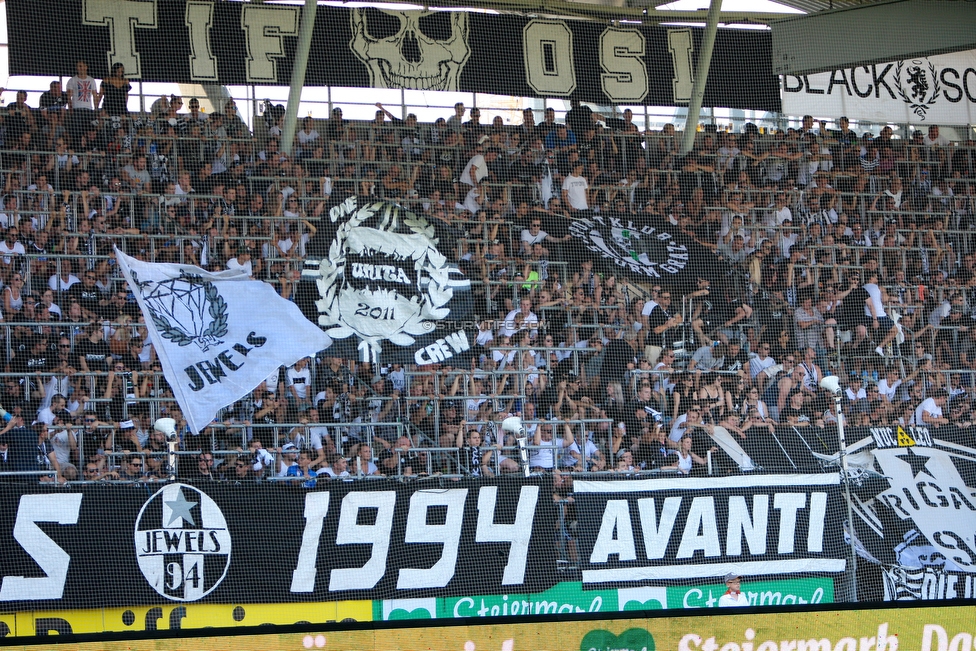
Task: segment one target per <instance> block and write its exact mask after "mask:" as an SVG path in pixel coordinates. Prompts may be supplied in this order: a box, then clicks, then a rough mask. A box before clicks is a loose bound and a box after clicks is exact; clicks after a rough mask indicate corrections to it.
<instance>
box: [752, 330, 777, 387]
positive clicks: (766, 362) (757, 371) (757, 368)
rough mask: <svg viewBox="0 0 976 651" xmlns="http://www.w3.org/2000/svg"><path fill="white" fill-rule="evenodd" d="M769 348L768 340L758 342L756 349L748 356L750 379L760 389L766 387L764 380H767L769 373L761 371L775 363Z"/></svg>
mask: <svg viewBox="0 0 976 651" xmlns="http://www.w3.org/2000/svg"><path fill="white" fill-rule="evenodd" d="M769 349H770V346H769V342H765V341H764V342H762V343H760V344H759V346H758V350H757V351H756V352H755V353H754V354H753V356H751V357H750V358H749V371H750V374H751V375H752V381H753V383H754V384H755V385H756V386H757V387H759V390H760V391H762V390H763V389H764V388H766V387H765V385H766V382H767V381H768V380H769V375H767V374H766V373H763V371H765V370H766V369H767V368H769V367H771V366H775V365H776V360H775V359H773V356H772V354H770V352H769Z"/></svg>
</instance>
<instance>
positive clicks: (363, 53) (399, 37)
mask: <svg viewBox="0 0 976 651" xmlns="http://www.w3.org/2000/svg"><path fill="white" fill-rule="evenodd" d="M351 20H352V40H351V41H350V43H349V45H350V48H351V49H352V51H353V52H355V53H356V56H358V57H359V58H360V59H361V60H362V62H363V63H365V64H366V66H367V67H368V68H369V74H370V86H372V87H373V88H413V89H416V90H448V91H456V90H457V89H458V77H459V76H460V74H461V70H462V69H463V68H464V64H465V63H466V62H467V60H468V56H469V55H470V53H471V50H470V49H469V47H468V16H467V14H465V13H463V12H460V11H387V10H382V9H374V8H365V9H353V10H352V13H351Z"/></svg>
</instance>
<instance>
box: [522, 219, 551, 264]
mask: <svg viewBox="0 0 976 651" xmlns="http://www.w3.org/2000/svg"><path fill="white" fill-rule="evenodd" d="M547 237H549V233H547V232H545V231H544V230H542V221H541V220H540V219H539V218H538V217H533V218H532V219H531V220H530V221H529V227H528V228H523V229H522V232H521V233H520V234H519V242H520V243H521V246H522V253H524V254H525V255H532V247H533V246H534V245H536V244H542V243H543V242H545V241H546V238H547Z"/></svg>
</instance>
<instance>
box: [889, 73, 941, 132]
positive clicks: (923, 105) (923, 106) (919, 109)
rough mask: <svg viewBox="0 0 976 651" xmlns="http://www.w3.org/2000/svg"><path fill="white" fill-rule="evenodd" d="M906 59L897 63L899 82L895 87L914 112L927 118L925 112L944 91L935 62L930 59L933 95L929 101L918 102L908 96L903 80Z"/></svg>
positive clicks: (896, 77) (896, 75)
mask: <svg viewBox="0 0 976 651" xmlns="http://www.w3.org/2000/svg"><path fill="white" fill-rule="evenodd" d="M904 63H905V62H904V61H899V62H898V63H896V64H895V79H897V80H898V84H897V85H896V86H895V88H896V89H897V90H898V94H899V95H900V96H901V98H902V100H903V101H904V102H905V103H906V104H908V105H909V107H910V108H911V109H912V112H913V113H915V115H917V116H918V117H920V118H921V119H923V120H924V119H925V113H926V111H928V110H929V109H930V108H931V107H932V105H933V104H935V102H936V100H938V98H939V93H940V92H941V91H942V86H940V85H939V76H938V75H937V74H936V73H935V64H933V63H932V62H931V61H929V72H930V73H931V74H932V95H931V98H930V99H929V100H928V101H927V102H916V101H914V100H912V99H911V98H910V97H908V94H907V93H905V89H904V88H903V84H902V81H901V69H902V67H903V66H904Z"/></svg>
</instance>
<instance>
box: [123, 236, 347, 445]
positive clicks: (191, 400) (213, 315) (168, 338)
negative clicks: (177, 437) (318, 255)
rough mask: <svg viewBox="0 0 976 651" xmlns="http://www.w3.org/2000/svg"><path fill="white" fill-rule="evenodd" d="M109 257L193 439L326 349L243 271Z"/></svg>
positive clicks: (297, 314)
mask: <svg viewBox="0 0 976 651" xmlns="http://www.w3.org/2000/svg"><path fill="white" fill-rule="evenodd" d="M115 254H116V257H117V259H118V261H119V268H120V269H121V270H122V273H123V274H124V275H125V279H126V280H127V281H128V283H129V288H130V289H131V290H132V293H133V294H135V297H136V301H137V302H138V303H139V308H140V309H141V310H142V314H143V316H144V317H145V321H146V327H147V328H148V329H149V334H150V336H151V337H152V342H153V345H154V346H155V347H156V354H157V355H158V356H159V362H160V364H161V365H162V367H163V375H164V376H165V377H166V381H167V382H169V385H170V387H171V388H172V389H173V395H174V396H175V397H176V400H177V401H178V402H179V404H180V407H181V408H182V409H183V415H184V416H185V417H186V421H187V424H188V425H189V426H190V429H191V430H192V431H193V432H195V433H199V432H200V430H201V429H203V428H204V427H206V426H207V424H208V423H210V421H211V420H213V417H214V416H215V415H216V413H217V410H219V409H220V408H222V407H225V406H227V405H230V404H232V403H234V402H235V401H237V400H240V399H241V398H242V397H244V396H245V395H246V394H247V392H249V391H251V390H252V389H254V388H255V387H256V386H258V385H259V384H261V382H262V381H264V379H265V378H267V377H268V376H269V375H270V374H271V373H272V372H273V371H274V370H275V369H276V368H278V367H279V366H289V365H291V364H294V363H295V362H296V361H298V360H299V359H301V358H302V357H306V356H309V355H314V354H315V353H316V352H318V351H320V350H323V349H325V348H328V347H329V345H330V344H331V343H332V339H331V338H330V337H329V336H328V335H327V334H325V333H324V332H322V330H321V329H320V328H319V327H318V326H316V325H314V324H313V323H311V322H309V320H308V319H306V318H305V317H304V316H302V313H301V311H300V310H299V309H298V307H297V306H296V305H295V304H294V303H291V302H289V301H287V300H285V299H283V298H281V296H279V295H278V294H277V292H275V290H274V288H273V287H272V286H271V285H269V284H267V283H265V282H262V281H259V280H251V278H250V277H249V276H248V275H247V273H246V272H244V271H240V270H228V271H220V272H217V273H211V272H208V271H204V270H203V269H201V268H199V267H194V266H191V265H182V264H169V263H166V264H159V263H149V262H142V261H141V260H137V259H135V258H132V257H130V256H127V255H125V254H124V253H122V252H121V251H119V250H118V249H116V250H115Z"/></svg>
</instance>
